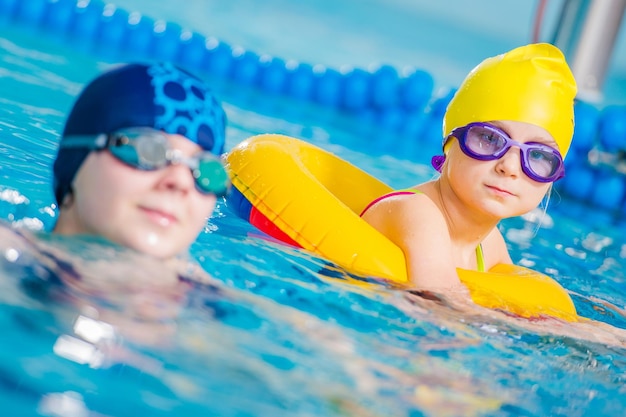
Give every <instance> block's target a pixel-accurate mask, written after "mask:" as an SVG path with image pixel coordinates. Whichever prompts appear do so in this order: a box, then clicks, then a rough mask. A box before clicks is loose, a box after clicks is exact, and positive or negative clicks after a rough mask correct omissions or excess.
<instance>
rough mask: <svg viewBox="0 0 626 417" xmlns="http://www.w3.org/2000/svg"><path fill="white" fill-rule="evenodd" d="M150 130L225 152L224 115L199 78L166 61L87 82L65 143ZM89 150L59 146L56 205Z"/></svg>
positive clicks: (131, 67) (121, 69)
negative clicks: (76, 138) (73, 138)
mask: <svg viewBox="0 0 626 417" xmlns="http://www.w3.org/2000/svg"><path fill="white" fill-rule="evenodd" d="M128 127H151V128H154V129H158V130H161V131H163V132H166V133H171V134H180V135H182V136H185V137H187V138H188V139H190V140H191V141H193V142H195V143H197V144H198V145H200V146H201V147H202V148H203V149H204V150H206V151H209V152H212V153H214V154H215V155H219V154H221V153H222V152H223V151H224V141H225V133H226V132H225V130H226V114H225V113H224V109H223V108H222V106H221V104H220V103H219V102H218V101H217V99H216V98H215V96H214V95H213V93H212V92H211V90H210V89H209V88H208V87H207V86H206V84H205V83H204V82H203V81H201V80H200V79H199V78H197V77H195V76H193V75H191V74H190V73H188V72H186V71H184V70H182V69H180V68H178V67H176V66H174V65H172V64H169V63H158V64H150V65H143V64H128V65H124V66H121V67H116V68H115V69H112V70H110V71H107V72H105V73H103V74H101V75H100V76H98V77H97V78H96V79H94V80H93V81H91V83H89V84H88V85H87V86H86V87H85V88H84V90H83V91H82V93H81V94H80V96H79V97H78V99H77V101H76V103H75V104H74V107H73V108H72V110H71V112H70V114H69V116H68V118H67V121H66V123H65V128H64V129H63V136H62V137H61V143H62V142H63V139H64V138H65V137H67V136H70V135H97V134H101V133H112V132H115V131H116V130H119V129H123V128H128ZM89 152H90V150H89V149H80V148H63V147H60V148H59V151H58V154H57V158H56V160H55V161H54V167H53V171H54V193H55V197H56V200H57V203H58V204H59V205H61V204H62V202H63V198H64V197H65V195H66V194H67V193H68V192H69V191H71V184H72V181H73V179H74V176H75V175H76V172H77V171H78V169H79V168H80V166H81V164H82V163H83V161H84V160H85V158H86V157H87V155H88V154H89Z"/></svg>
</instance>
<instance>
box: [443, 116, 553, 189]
mask: <svg viewBox="0 0 626 417" xmlns="http://www.w3.org/2000/svg"><path fill="white" fill-rule="evenodd" d="M451 136H454V137H455V138H457V139H458V141H459V146H460V147H461V150H462V151H463V153H464V154H465V155H467V156H469V157H470V158H473V159H477V160H479V161H493V160H495V159H500V158H502V157H503V156H504V154H506V153H507V152H508V150H509V149H510V148H511V147H512V146H515V147H517V148H519V149H520V162H521V165H522V171H523V172H524V174H526V175H527V176H528V177H529V178H530V179H532V180H534V181H537V182H553V181H556V180H558V179H561V178H563V176H564V175H565V168H564V166H563V158H562V157H561V154H560V153H559V151H557V150H556V149H554V148H553V147H551V146H548V145H545V144H543V143H537V142H527V143H521V142H517V141H515V140H513V139H511V138H510V137H509V135H507V134H506V132H504V131H503V130H501V129H499V128H497V127H496V126H494V125H492V124H489V123H470V124H468V125H466V126H462V127H458V128H456V129H454V130H453V131H452V132H451V133H450V135H449V136H448V138H450V137H451ZM444 160H445V157H441V156H435V157H433V160H432V164H433V167H435V169H437V170H438V171H441V166H442V165H443V162H444Z"/></svg>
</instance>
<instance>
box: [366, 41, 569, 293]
mask: <svg viewBox="0 0 626 417" xmlns="http://www.w3.org/2000/svg"><path fill="white" fill-rule="evenodd" d="M575 95H576V83H575V80H574V77H573V75H572V73H571V71H570V69H569V67H568V65H567V63H566V61H565V58H564V57H563V54H562V53H561V51H559V50H558V49H557V48H556V47H554V46H552V45H549V44H533V45H526V46H523V47H520V48H516V49H514V50H512V51H510V52H508V53H506V54H503V55H499V56H496V57H493V58H488V59H486V60H485V61H483V62H482V63H481V64H480V65H478V66H477V67H476V68H475V69H474V70H472V72H470V74H469V75H468V76H467V78H466V79H465V80H464V82H463V83H462V85H461V86H460V88H459V90H458V91H457V93H456V94H455V96H454V98H453V99H452V101H451V102H450V104H449V105H448V108H447V110H446V114H445V116H444V121H443V138H444V140H443V149H444V156H437V157H434V158H433V166H434V167H435V168H436V169H437V170H438V171H440V172H441V176H440V177H439V178H438V179H436V180H434V181H430V182H426V183H423V184H419V185H417V186H415V187H413V188H410V189H407V190H401V191H398V192H394V193H391V194H389V195H385V196H382V197H381V198H379V199H377V200H375V201H373V202H372V203H371V204H370V206H368V208H366V210H365V211H364V213H363V214H362V217H363V219H365V220H366V221H367V222H368V223H370V224H371V225H372V226H374V227H375V228H376V229H377V230H379V231H380V232H381V233H383V234H384V235H386V236H387V237H388V238H389V239H390V240H391V241H393V242H394V243H395V244H396V245H398V246H399V247H400V248H401V249H402V250H403V252H404V254H405V257H406V259H407V270H408V274H409V278H410V279H411V281H412V282H413V284H414V285H416V286H417V287H419V288H422V289H427V290H433V291H439V292H441V291H446V292H449V291H453V292H454V291H459V292H462V293H465V292H466V289H465V287H464V286H463V285H462V284H461V282H460V280H459V277H458V275H457V271H456V269H457V268H462V269H469V270H483V271H487V270H489V269H490V268H491V267H493V266H494V265H497V264H500V263H504V264H511V263H512V261H511V257H510V256H509V253H508V250H507V247H506V244H505V241H504V238H503V236H502V235H501V233H500V231H499V230H498V222H499V221H500V220H502V219H504V218H508V217H513V216H518V215H521V214H524V213H527V212H529V211H530V210H532V209H534V208H536V207H537V206H538V205H539V204H540V203H541V201H542V199H543V198H544V197H545V196H546V194H547V193H548V192H549V190H550V187H551V184H552V183H553V182H554V181H556V180H558V179H560V178H561V177H562V176H563V175H564V168H563V158H564V157H565V155H566V153H567V150H568V149H569V145H570V142H571V139H572V135H573V129H574V122H573V116H574V113H573V108H574V97H575Z"/></svg>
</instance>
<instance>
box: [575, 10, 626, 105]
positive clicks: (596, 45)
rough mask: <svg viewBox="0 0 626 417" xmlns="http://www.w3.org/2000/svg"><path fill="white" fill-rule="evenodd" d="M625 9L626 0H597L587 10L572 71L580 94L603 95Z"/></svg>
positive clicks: (584, 96)
mask: <svg viewBox="0 0 626 417" xmlns="http://www.w3.org/2000/svg"><path fill="white" fill-rule="evenodd" d="M625 8H626V0H594V1H592V2H591V4H590V5H589V7H588V9H587V11H586V17H585V19H584V23H583V25H582V31H581V32H580V35H579V39H578V43H577V45H576V46H575V48H574V50H573V53H572V55H571V56H572V60H571V65H572V72H573V73H574V77H575V78H576V81H577V83H578V97H579V98H581V99H582V100H588V101H592V102H597V101H600V99H601V98H602V86H603V84H604V78H605V76H606V72H607V69H608V65H609V60H610V58H611V54H612V52H613V46H614V44H615V38H616V37H617V33H618V32H619V28H620V25H621V23H622V17H623V15H624V9H625Z"/></svg>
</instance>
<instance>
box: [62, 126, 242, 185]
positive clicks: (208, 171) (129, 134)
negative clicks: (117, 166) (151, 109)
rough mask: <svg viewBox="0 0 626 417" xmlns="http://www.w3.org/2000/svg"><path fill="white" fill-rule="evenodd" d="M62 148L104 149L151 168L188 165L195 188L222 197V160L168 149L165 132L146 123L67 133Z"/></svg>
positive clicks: (224, 179)
mask: <svg viewBox="0 0 626 417" xmlns="http://www.w3.org/2000/svg"><path fill="white" fill-rule="evenodd" d="M60 146H61V147H62V148H83V149H85V148H86V149H90V150H94V151H99V150H104V149H108V150H109V152H111V155H113V156H114V157H115V158H117V159H118V160H119V161H121V162H123V163H125V164H127V165H129V166H131V167H133V168H136V169H140V170H144V171H154V170H157V169H162V168H165V167H166V166H169V165H172V164H183V165H186V166H188V167H189V169H190V170H191V174H192V175H193V178H194V180H195V183H196V188H197V189H198V191H200V192H201V193H203V194H215V195H216V196H217V197H224V196H225V195H226V194H227V193H228V189H229V187H230V180H229V178H228V174H227V173H226V170H225V168H224V165H223V164H222V162H221V161H220V160H219V159H218V158H217V157H216V156H215V155H213V154H212V153H210V152H200V153H198V154H196V155H194V156H191V157H187V156H184V155H183V154H182V153H181V152H180V151H179V150H177V149H172V148H171V146H170V144H169V140H168V139H167V136H166V134H165V133H163V132H161V131H159V130H155V129H151V128H148V127H134V128H128V129H121V130H118V131H116V132H113V133H108V134H107V133H102V134H98V135H69V136H66V137H64V138H63V140H62V141H61V144H60Z"/></svg>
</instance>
